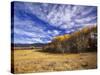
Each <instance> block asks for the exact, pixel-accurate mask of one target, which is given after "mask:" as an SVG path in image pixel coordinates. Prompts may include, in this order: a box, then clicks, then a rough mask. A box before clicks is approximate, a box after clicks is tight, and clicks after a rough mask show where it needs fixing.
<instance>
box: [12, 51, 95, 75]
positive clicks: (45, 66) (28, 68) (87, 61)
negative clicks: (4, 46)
mask: <svg viewBox="0 0 100 75" xmlns="http://www.w3.org/2000/svg"><path fill="white" fill-rule="evenodd" d="M13 60H14V63H12V65H14V68H12V69H14V73H28V72H50V71H67V70H83V69H95V68H97V54H96V52H89V53H78V54H52V53H46V52H41V51H38V50H36V49H34V50H14V58H13ZM12 62H13V61H12Z"/></svg>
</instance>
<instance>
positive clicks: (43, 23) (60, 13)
mask: <svg viewBox="0 0 100 75" xmlns="http://www.w3.org/2000/svg"><path fill="white" fill-rule="evenodd" d="M12 4H14V15H12V16H13V17H14V28H13V29H12V34H14V41H13V43H48V42H50V41H51V40H52V39H53V37H54V36H57V35H63V34H70V33H72V32H74V31H76V30H79V29H80V28H82V27H84V26H88V25H89V26H91V25H93V24H96V23H97V7H95V6H81V5H67V4H50V3H30V2H13V3H12Z"/></svg>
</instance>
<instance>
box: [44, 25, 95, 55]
mask: <svg viewBox="0 0 100 75" xmlns="http://www.w3.org/2000/svg"><path fill="white" fill-rule="evenodd" d="M96 47H97V26H91V27H84V28H83V29H81V30H79V31H76V32H74V33H72V34H65V35H61V36H56V37H54V39H53V40H52V42H51V43H49V44H47V45H46V46H44V47H43V50H44V51H49V52H61V53H78V52H85V51H96ZM91 49H93V50H91Z"/></svg>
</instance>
